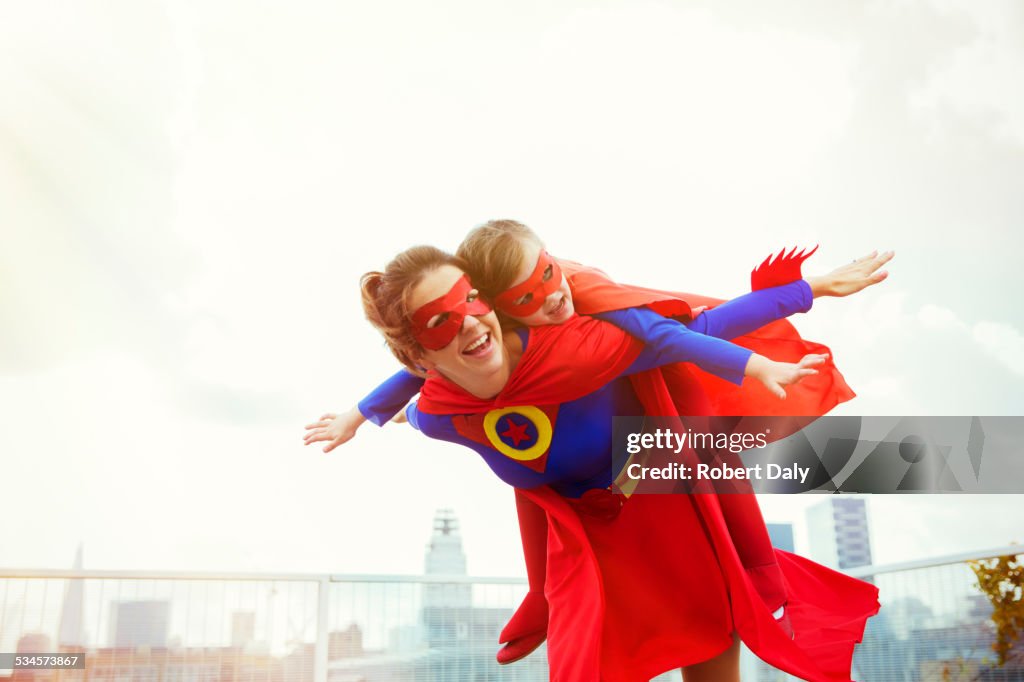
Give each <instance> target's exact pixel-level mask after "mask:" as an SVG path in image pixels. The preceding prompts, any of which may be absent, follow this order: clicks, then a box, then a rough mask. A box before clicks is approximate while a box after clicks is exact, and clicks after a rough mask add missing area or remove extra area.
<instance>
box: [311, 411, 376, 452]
mask: <svg viewBox="0 0 1024 682" xmlns="http://www.w3.org/2000/svg"><path fill="white" fill-rule="evenodd" d="M365 421H366V417H364V416H363V414H362V412H360V411H359V409H358V408H356V407H353V408H352V409H351V410H349V411H348V412H343V413H342V414H334V413H333V412H328V413H327V414H325V415H323V416H322V417H320V420H319V421H315V422H313V423H312V424H306V437H305V439H304V441H305V444H306V445H309V444H310V443H317V442H319V441H327V445H326V446H325V447H324V452H330V451H331V450H333V449H334V448H336V447H338V446H339V445H343V444H344V443H347V442H349V441H350V440H352V438H353V437H355V435H356V431H357V430H358V429H359V427H360V426H362V425H363V422H365Z"/></svg>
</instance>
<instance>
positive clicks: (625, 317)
mask: <svg viewBox="0 0 1024 682" xmlns="http://www.w3.org/2000/svg"><path fill="white" fill-rule="evenodd" d="M595 317H597V318H600V319H602V320H605V321H607V322H611V323H612V324H614V325H615V326H617V327H619V328H621V329H622V330H624V331H626V332H627V333H629V334H630V335H631V336H634V337H636V338H638V339H640V340H641V341H643V342H644V349H643V351H641V353H640V356H639V357H637V359H636V360H634V361H633V364H632V365H630V366H629V367H628V368H627V369H626V371H625V374H634V373H636V372H642V371H644V370H647V369H652V368H654V367H660V366H661V365H668V364H672V363H676V362H692V363H694V364H695V365H697V366H698V367H700V368H701V369H703V370H705V371H708V372H710V373H712V374H714V375H715V376H718V377H721V378H722V379H725V380H726V381H731V382H732V383H734V384H742V383H743V377H745V376H750V377H754V378H755V379H757V380H758V381H760V382H761V383H763V384H764V385H765V387H767V388H768V390H770V391H771V392H772V393H773V394H775V395H776V396H778V397H779V398H780V399H781V398H785V397H786V392H785V390H783V388H782V387H783V386H786V385H788V384H792V383H795V382H797V381H799V380H800V379H802V378H803V377H805V376H809V375H811V374H817V370H815V369H812V368H813V367H814V366H815V365H819V364H821V363H822V362H824V361H825V356H823V355H807V356H805V357H804V358H803V359H802V360H801V361H800V362H799V363H797V364H794V363H789V362H775V361H773V360H769V359H768V358H766V357H764V356H762V355H758V354H756V353H754V352H753V351H751V350H749V349H747V348H742V347H740V346H737V345H735V344H733V343H729V342H728V341H723V340H722V339H718V338H715V337H712V336H705V335H703V334H700V333H697V332H694V331H691V330H690V329H687V328H686V327H685V326H684V325H682V324H680V323H679V322H676V321H675V320H671V319H668V318H666V317H662V316H661V315H659V314H658V313H656V312H654V311H652V310H649V309H647V308H630V309H628V310H615V311H611V312H607V313H601V314H600V315H595Z"/></svg>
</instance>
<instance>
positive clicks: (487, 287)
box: [455, 220, 544, 301]
mask: <svg viewBox="0 0 1024 682" xmlns="http://www.w3.org/2000/svg"><path fill="white" fill-rule="evenodd" d="M524 242H532V243H534V244H536V245H537V246H539V247H540V248H542V249H543V248H544V242H542V241H541V240H540V237H538V236H537V233H536V232H534V231H533V230H531V229H530V228H528V227H527V226H526V225H523V224H522V223H519V222H516V221H515V220H489V221H487V222H486V223H484V224H483V225H481V226H479V227H476V228H474V229H473V231H471V232H470V233H469V234H468V235H466V238H465V239H463V240H462V243H461V244H460V245H459V249H458V251H456V252H455V255H456V257H457V258H459V259H461V260H462V261H464V262H465V264H466V268H467V272H468V273H469V278H470V279H471V280H473V286H475V287H476V288H477V289H479V290H480V293H482V294H483V295H484V296H485V297H486V298H488V299H490V300H492V301H493V300H494V298H495V297H496V296H497V295H498V294H500V293H502V292H503V291H505V290H506V289H508V288H509V287H511V286H512V284H513V283H514V282H515V281H516V275H518V274H519V270H520V268H521V267H522V264H523V243H524Z"/></svg>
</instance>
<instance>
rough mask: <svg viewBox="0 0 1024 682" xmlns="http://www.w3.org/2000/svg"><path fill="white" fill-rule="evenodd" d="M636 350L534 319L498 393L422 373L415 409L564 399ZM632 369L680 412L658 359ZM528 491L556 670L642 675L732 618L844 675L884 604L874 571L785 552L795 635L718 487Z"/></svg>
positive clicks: (677, 659) (809, 662) (801, 669)
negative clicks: (692, 491) (543, 531)
mask: <svg viewBox="0 0 1024 682" xmlns="http://www.w3.org/2000/svg"><path fill="white" fill-rule="evenodd" d="M638 350H639V347H638V346H637V345H636V342H635V341H633V340H632V339H631V337H629V336H627V335H626V334H625V333H624V332H622V331H621V330H619V329H617V328H616V327H613V326H612V325H609V324H605V323H601V322H599V321H596V320H591V319H589V318H574V319H573V320H571V321H570V322H568V323H566V324H565V325H560V326H557V327H547V328H536V329H531V330H530V342H529V344H528V345H527V348H526V350H525V351H524V353H523V356H522V358H521V359H520V361H519V364H518V365H517V367H516V369H515V371H514V372H513V375H512V377H511V378H510V380H509V382H508V384H507V385H506V388H505V390H503V391H502V392H501V393H500V394H499V395H498V396H496V397H495V398H494V399H493V400H482V399H479V398H474V397H473V396H470V395H469V394H467V393H466V392H465V391H463V390H462V389H461V388H459V387H458V386H456V385H454V384H452V383H450V382H448V381H446V380H444V379H443V378H440V377H435V378H432V379H429V380H428V381H427V382H426V384H425V385H424V390H423V393H422V394H421V402H420V405H421V409H424V410H425V411H428V412H432V413H435V414H465V413H471V412H472V413H479V412H485V411H488V410H490V409H495V408H497V407H501V406H512V405H529V404H535V405H537V404H540V405H550V404H561V403H563V402H567V401H570V400H575V399H577V398H579V397H582V395H585V394H586V393H589V392H591V391H592V390H594V389H595V388H596V386H600V385H601V384H599V383H597V382H600V381H607V380H609V379H610V378H611V377H612V376H617V375H618V374H619V373H620V372H621V371H622V369H624V368H625V367H626V366H628V365H629V363H631V362H632V359H633V358H635V355H636V353H637V352H638ZM633 382H634V386H635V387H636V388H637V393H638V395H639V396H640V399H641V400H642V401H643V403H644V407H645V410H646V411H647V412H648V414H659V415H670V414H674V412H673V411H672V410H674V409H675V406H674V402H673V399H672V396H671V394H670V393H669V391H668V388H667V386H666V384H665V382H664V379H663V378H662V376H661V375H660V373H657V372H646V373H643V374H640V375H636V376H635V377H633ZM595 384H596V386H595ZM844 385H845V384H844ZM424 401H426V405H425V406H424ZM520 494H521V495H523V496H525V497H527V498H528V499H530V500H532V501H533V502H534V503H536V504H537V505H539V506H540V507H541V508H542V509H544V511H545V515H546V519H547V524H548V532H547V549H546V558H547V573H546V576H545V583H544V592H545V596H546V597H547V600H548V603H549V604H550V612H549V614H550V615H549V623H548V642H549V644H548V663H549V669H550V674H551V679H552V680H556V681H561V682H578V681H580V680H584V681H591V680H593V681H596V680H600V679H605V680H616V682H631V681H634V680H635V681H636V682H640V681H641V680H648V679H650V678H651V677H653V676H654V675H656V674H658V673H661V672H664V671H666V670H671V669H673V668H677V667H680V666H685V665H690V664H693V663H697V662H700V661H704V660H707V659H709V658H712V657H713V656H715V655H717V654H719V653H721V651H723V650H724V649H726V648H727V647H728V646H729V645H730V644H731V641H732V640H731V633H732V632H733V631H736V632H738V633H739V634H740V637H741V638H742V639H743V641H744V642H745V643H746V644H747V645H748V646H749V647H750V649H751V650H752V651H754V653H756V654H757V655H758V656H760V657H761V658H763V659H765V660H766V661H768V662H769V663H772V664H773V665H775V666H777V667H779V668H781V669H783V670H786V671H788V672H791V673H793V674H796V675H799V676H801V677H803V678H805V679H809V680H818V681H822V682H835V681H837V680H843V681H845V680H849V679H850V665H851V657H852V654H853V647H854V644H855V643H856V642H857V641H859V640H860V638H861V636H862V634H863V629H864V625H865V622H866V620H867V618H868V617H870V616H871V615H873V614H874V613H876V612H877V610H878V602H877V589H876V588H875V587H874V586H873V585H871V584H869V583H865V582H862V581H859V580H855V579H853V578H850V577H848V576H845V575H842V574H840V573H837V572H835V571H832V570H830V569H827V568H825V567H823V566H819V565H818V564H815V563H813V562H810V561H807V560H806V559H802V558H800V557H797V556H794V555H790V554H787V553H784V552H777V558H778V563H779V565H780V567H781V569H782V571H783V577H784V580H785V582H786V586H787V592H788V595H789V602H788V605H787V609H789V612H790V617H791V620H792V624H793V627H794V630H795V632H796V639H795V640H790V639H789V638H788V637H787V636H786V635H785V634H784V633H783V631H782V629H781V628H780V627H779V625H778V624H777V623H776V622H775V621H774V619H773V618H772V616H771V614H770V613H769V611H768V609H767V607H766V606H765V605H764V603H763V602H762V601H761V600H760V597H759V596H758V595H757V593H756V590H755V589H754V587H753V585H752V583H751V582H750V578H749V576H748V574H747V573H746V571H745V570H744V568H743V566H742V563H741V561H740V558H739V555H738V553H737V550H736V546H735V544H734V542H733V540H732V538H731V537H730V536H729V532H728V528H727V527H726V524H725V522H724V519H723V517H722V511H721V508H720V506H719V504H718V500H717V498H715V497H714V496H712V495H690V496H686V495H634V496H633V497H632V498H630V499H629V500H628V501H627V502H626V503H625V504H624V505H622V508H621V512H620V513H617V514H616V515H614V516H609V515H608V514H607V513H604V511H602V510H601V509H598V510H597V511H596V513H595V511H594V510H593V509H591V510H588V509H587V505H585V504H583V505H581V504H580V503H579V502H574V501H570V500H568V499H566V498H563V497H561V496H560V495H558V494H557V493H555V492H554V491H553V490H551V489H550V488H548V487H547V486H541V487H538V488H534V489H530V490H522V491H520ZM608 495H610V493H608ZM605 501H607V500H605Z"/></svg>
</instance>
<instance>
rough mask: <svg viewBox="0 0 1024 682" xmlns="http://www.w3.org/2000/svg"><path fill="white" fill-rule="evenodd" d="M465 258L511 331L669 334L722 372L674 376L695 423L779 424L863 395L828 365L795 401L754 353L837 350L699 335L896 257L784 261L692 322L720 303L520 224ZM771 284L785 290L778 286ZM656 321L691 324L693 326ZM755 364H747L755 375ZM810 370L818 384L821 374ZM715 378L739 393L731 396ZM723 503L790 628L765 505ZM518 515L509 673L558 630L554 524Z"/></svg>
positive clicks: (407, 387)
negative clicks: (720, 419) (751, 419)
mask: <svg viewBox="0 0 1024 682" xmlns="http://www.w3.org/2000/svg"><path fill="white" fill-rule="evenodd" d="M458 255H459V256H460V257H461V258H462V259H463V260H464V261H465V262H466V264H467V270H468V272H469V273H470V277H471V279H472V281H473V284H474V285H475V286H476V287H477V288H479V289H480V290H481V292H482V293H483V294H484V296H486V297H487V298H489V299H490V300H492V301H494V303H495V306H496V307H497V309H498V311H499V313H501V314H503V316H504V319H503V322H504V323H505V325H506V326H511V325H512V324H515V323H519V324H523V325H528V326H538V325H544V324H561V323H564V322H566V321H567V320H569V319H570V318H572V316H573V315H574V312H575V311H576V310H580V311H581V312H585V313H593V314H597V315H598V316H599V317H603V318H604V319H606V320H608V321H610V322H612V323H613V324H616V325H618V326H620V327H622V328H623V329H625V330H626V331H628V332H629V333H630V334H632V335H633V336H636V337H638V338H640V339H642V340H644V341H645V342H648V343H658V342H659V341H664V339H665V338H666V337H669V336H674V337H679V336H683V337H685V338H686V339H687V340H688V341H689V343H690V344H691V347H692V349H693V354H692V361H693V363H694V364H696V365H698V366H699V367H701V368H702V369H705V370H707V371H708V372H710V373H711V375H710V376H709V375H705V374H702V373H693V372H690V371H689V370H688V369H687V368H686V367H684V366H674V367H672V368H671V369H670V370H666V371H665V374H666V377H668V378H669V379H670V381H669V386H670V388H671V390H672V395H673V397H674V398H675V399H676V404H677V406H678V409H679V411H680V413H681V414H690V415H697V414H758V415H770V414H779V413H782V409H783V407H784V408H785V413H786V414H796V415H816V414H823V413H824V412H826V411H828V410H829V409H831V407H833V406H834V405H835V404H837V403H839V402H842V401H844V400H848V399H849V398H850V397H852V396H853V393H852V392H851V391H849V389H848V387H846V384H845V382H843V380H842V377H841V375H839V373H838V371H837V370H835V367H834V366H833V365H831V363H827V364H825V365H824V366H822V367H820V368H819V371H818V372H817V374H818V376H808V378H807V379H806V380H805V381H804V382H802V383H800V384H797V385H795V386H793V387H791V388H790V389H789V396H788V397H787V394H786V392H785V391H784V390H783V389H782V387H781V385H780V379H781V378H782V375H781V374H780V371H783V368H782V366H781V365H780V364H779V363H775V362H772V361H770V360H768V359H767V358H766V357H764V356H763V355H760V354H757V353H752V352H751V349H757V350H761V351H763V352H764V353H765V354H766V355H771V356H772V357H779V356H780V355H785V356H786V358H785V359H788V360H790V361H798V360H800V358H802V357H804V356H806V355H808V354H813V353H822V354H823V353H827V349H826V348H824V347H822V346H817V345H814V344H809V343H807V342H804V341H803V340H801V339H800V338H799V336H798V335H797V334H796V332H795V330H793V328H792V327H791V326H790V325H788V324H787V323H775V324H774V325H770V326H769V327H767V328H764V329H760V331H759V332H758V334H757V335H756V336H751V337H743V338H741V339H739V342H740V344H741V346H734V345H732V344H725V343H723V342H721V341H717V340H714V339H711V338H706V337H701V336H699V335H698V334H695V333H694V332H698V333H699V334H705V335H708V336H710V337H718V338H734V337H737V336H742V335H744V334H747V333H749V332H752V331H754V330H758V329H759V328H762V327H763V326H764V325H766V324H768V323H771V322H773V321H775V320H777V319H780V318H783V317H786V316H788V315H790V314H792V313H794V312H804V311H806V310H807V309H809V307H810V305H811V299H812V298H813V297H815V296H821V295H832V296H841V295H847V294H849V293H854V292H855V291H859V290H860V289H863V288H865V287H866V286H869V285H870V284H873V283H876V282H878V281H881V280H882V279H884V277H885V273H884V272H882V273H876V270H877V269H878V267H880V265H881V264H883V263H885V262H886V261H888V260H889V259H890V258H891V257H892V256H891V254H884V255H883V256H880V257H877V258H876V257H875V256H874V254H873V255H872V256H870V257H867V258H865V259H861V260H860V261H855V262H854V264H853V266H847V267H845V268H841V269H839V270H837V271H835V272H833V273H831V274H830V275H829V276H826V277H820V278H812V279H809V280H808V281H806V282H805V281H802V280H799V262H800V261H801V260H802V258H793V259H788V260H787V259H778V260H777V261H776V262H775V263H773V264H771V265H770V267H763V268H761V269H760V271H759V272H755V277H754V278H753V279H754V281H755V284H756V285H760V286H761V287H762V288H761V290H760V291H757V292H755V293H752V294H748V295H747V296H744V297H741V298H740V299H736V300H734V301H731V302H729V303H727V304H723V305H721V306H718V307H715V308H713V309H712V310H709V311H707V312H706V313H702V314H696V315H692V314H691V313H692V312H695V311H694V310H692V309H691V304H692V305H693V306H697V305H698V303H699V304H703V305H704V306H706V305H715V304H717V303H719V301H717V300H715V299H706V298H703V297H698V296H694V295H687V294H666V293H665V292H657V291H653V290H648V289H640V288H636V287H624V286H620V285H616V284H615V283H613V282H611V280H609V279H608V278H607V277H606V276H604V275H603V273H600V272H599V271H595V270H592V269H588V268H585V267H583V266H580V265H578V264H575V263H571V262H568V261H559V260H556V259H553V258H552V257H550V256H549V255H548V254H547V253H546V252H545V251H544V250H543V244H542V243H541V241H540V239H539V238H538V237H537V235H536V234H534V233H533V232H532V231H531V230H529V228H527V227H526V226H524V225H522V224H520V223H516V222H514V221H492V222H490V223H487V224H485V225H483V226H481V227H479V228H477V229H476V230H474V231H473V232H472V233H471V234H470V235H469V236H468V237H467V238H466V240H465V241H464V242H463V244H462V245H461V246H460V248H459V252H458ZM807 255H810V254H807ZM804 257H806V256H804ZM787 280H793V281H787ZM769 284H778V285H782V286H775V287H770V288H768V287H767V285H769ZM574 294H575V296H574ZM654 311H657V313H660V314H662V315H673V316H679V317H682V318H684V319H688V320H689V322H688V323H687V325H686V327H683V326H682V325H679V324H677V323H675V322H673V321H670V320H668V319H664V318H662V317H660V316H659V315H658V314H656V313H655V312H654ZM485 342H486V339H482V340H481V344H483V343H485ZM742 346H746V348H745V349H744V348H742ZM737 356H738V358H739V360H738V361H737ZM744 357H746V358H747V361H746V364H745V366H744V365H743V361H742V359H743V358H744ZM730 363H731V364H730ZM737 364H739V366H744V371H743V375H745V376H751V377H753V378H756V379H758V380H759V381H760V382H761V385H756V384H753V383H752V382H746V383H744V382H743V381H742V377H741V376H738V375H737V374H736V373H735V371H733V372H732V374H731V375H730V371H729V369H728V368H729V367H730V366H732V367H735V366H736V365H737ZM804 371H806V372H807V374H808V375H809V374H811V373H812V372H813V370H809V369H805V370H804ZM716 376H717V377H721V378H723V379H726V380H729V381H731V382H732V383H733V384H735V386H731V387H730V385H729V384H727V383H725V382H723V381H721V379H719V378H716ZM421 385H422V378H420V377H417V376H415V375H414V374H412V373H410V372H406V371H403V372H400V373H398V374H397V375H395V376H394V377H392V378H391V379H389V380H388V381H387V382H385V384H383V385H382V386H381V387H379V388H378V389H377V390H375V391H374V392H373V393H371V394H370V395H369V396H367V398H366V399H364V400H363V401H361V402H360V403H359V405H358V406H357V407H356V408H354V409H353V410H351V411H349V412H348V413H347V414H344V415H340V416H338V415H331V414H328V415H324V417H323V418H322V419H321V421H320V422H318V423H316V424H313V425H310V427H309V428H311V431H310V433H309V434H308V435H307V443H311V442H317V441H329V443H328V445H327V447H325V449H324V450H325V452H329V451H330V450H332V449H333V448H334V447H337V446H338V445H340V444H342V443H344V442H346V441H347V440H349V439H350V438H352V437H353V436H354V435H355V432H356V430H357V429H358V427H359V426H360V425H361V424H362V422H363V421H366V420H367V419H370V420H372V421H374V422H375V423H377V424H381V423H383V422H385V421H387V420H388V419H389V418H391V417H392V415H394V414H395V413H396V412H398V411H399V410H400V409H401V407H402V406H404V405H405V404H406V403H407V402H408V400H409V399H410V398H412V397H413V396H414V395H415V394H416V393H417V392H418V391H419V389H420V387H421ZM762 385H763V388H762ZM783 397H787V399H786V401H785V403H784V404H783V403H779V401H778V399H779V398H783ZM782 435H784V434H779V435H778V437H781V436H782ZM528 483H529V482H528V481H524V484H523V487H529V485H528ZM719 501H720V504H721V507H722V513H723V516H724V517H725V520H726V523H727V525H728V528H729V532H730V534H731V536H732V538H733V542H734V543H735V545H736V548H737V550H738V551H739V554H740V556H741V559H742V561H743V565H744V568H745V569H746V571H747V573H748V576H749V578H750V579H751V581H752V583H753V584H754V586H755V588H756V589H757V591H758V593H759V594H760V596H761V598H762V599H763V601H764V602H765V604H766V606H768V607H769V609H770V610H772V611H774V612H775V615H776V616H777V617H778V618H779V619H780V620H781V624H782V625H783V627H784V628H787V629H788V618H787V617H786V614H785V611H784V609H782V608H781V607H782V606H783V604H784V603H785V600H786V595H785V589H784V588H783V585H782V581H781V578H780V575H779V570H778V567H777V565H776V563H775V556H774V552H773V551H772V548H771V544H770V541H769V539H768V536H767V532H766V530H765V527H764V522H763V519H762V517H761V514H760V510H759V508H758V506H757V503H756V500H755V498H754V497H753V495H740V494H734V495H723V496H720V500H719ZM517 507H518V509H519V514H520V525H521V530H522V532H523V542H524V553H525V555H526V559H527V571H528V575H529V578H530V580H529V582H530V592H529V593H528V595H527V597H526V599H525V600H524V603H523V605H522V606H521V607H520V609H519V610H518V611H517V613H516V614H515V615H514V616H513V618H512V620H511V621H510V623H509V625H508V626H507V627H506V628H505V630H504V631H503V632H502V635H501V639H500V641H502V642H508V645H507V646H506V647H505V648H504V649H502V650H501V651H500V652H499V654H498V660H499V662H502V663H507V662H511V661H513V660H517V659H518V658H521V657H522V656H525V655H526V654H528V653H529V652H530V651H532V650H533V649H534V648H535V647H536V646H538V645H539V644H540V643H541V642H542V641H543V640H544V635H545V631H546V621H547V605H546V601H545V600H544V596H543V583H544V557H545V548H544V543H545V537H544V534H545V532H546V528H547V522H546V520H545V519H544V517H543V511H540V510H538V509H537V508H536V507H535V506H534V505H533V504H532V503H530V502H529V501H528V500H527V499H526V498H525V497H524V496H522V495H518V494H517Z"/></svg>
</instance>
